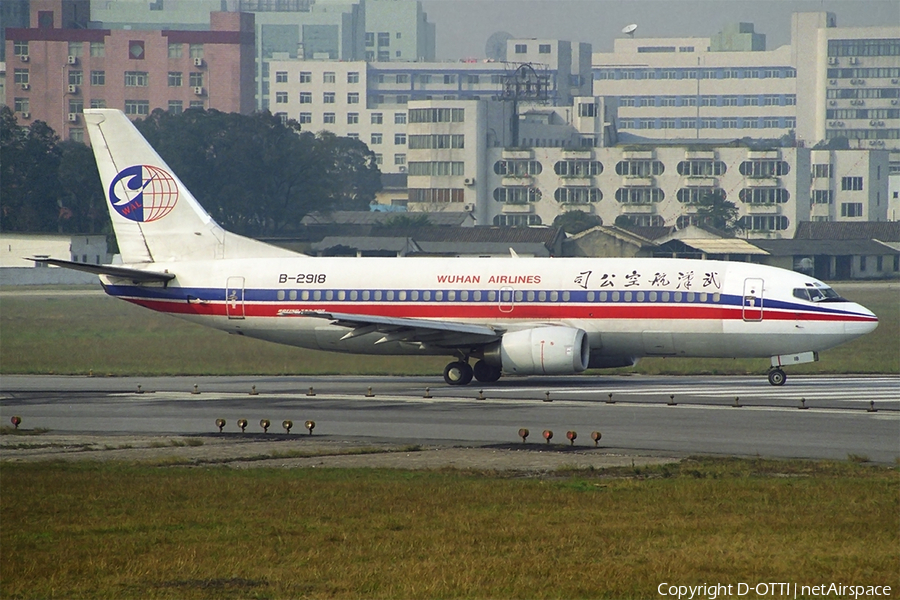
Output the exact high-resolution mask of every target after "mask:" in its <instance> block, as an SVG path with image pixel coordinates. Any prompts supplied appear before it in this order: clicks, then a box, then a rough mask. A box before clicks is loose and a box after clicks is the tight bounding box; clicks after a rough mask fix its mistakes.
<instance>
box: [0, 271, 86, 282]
mask: <svg viewBox="0 0 900 600" xmlns="http://www.w3.org/2000/svg"><path fill="white" fill-rule="evenodd" d="M99 284H100V278H99V277H97V276H96V275H93V274H91V273H83V272H81V271H73V270H71V269H60V268H58V267H3V268H0V285H99Z"/></svg>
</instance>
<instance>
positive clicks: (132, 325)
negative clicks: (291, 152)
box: [0, 284, 900, 375]
mask: <svg viewBox="0 0 900 600" xmlns="http://www.w3.org/2000/svg"><path fill="white" fill-rule="evenodd" d="M838 289H839V291H842V290H840V288H838ZM844 294H845V295H846V296H847V297H849V298H850V299H852V300H855V301H857V302H860V303H862V304H863V305H865V306H867V307H869V308H870V309H872V310H873V311H874V312H875V313H876V314H877V315H878V317H879V319H880V324H879V327H878V329H876V330H875V331H874V332H873V333H871V334H869V335H867V336H864V337H862V338H859V339H857V340H854V341H853V342H851V343H849V344H846V345H844V346H840V347H838V348H835V349H832V350H828V351H826V352H823V353H821V360H820V361H819V362H817V363H812V364H807V365H800V366H798V367H791V369H790V373H789V375H790V374H793V373H898V372H900V343H898V341H897V340H898V339H900V294H898V291H897V288H896V285H894V286H893V287H889V286H888V285H887V284H881V285H871V286H859V287H857V286H853V287H851V288H850V289H848V290H847V291H846V292H844ZM138 349H139V350H138ZM447 361H448V358H446V357H380V356H349V355H339V354H333V353H327V352H319V351H313V350H304V349H298V348H293V347H289V346H280V345H277V344H270V343H267V342H261V341H258V340H252V339H248V338H245V337H239V336H229V335H226V334H224V333H222V332H219V331H215V330H212V329H208V328H205V327H201V326H199V325H195V324H192V323H188V322H186V321H181V320H178V319H175V318H173V317H169V316H167V315H161V314H158V313H154V312H152V311H148V310H145V309H142V308H139V307H136V306H133V305H131V304H128V303H126V302H122V301H119V300H116V299H113V298H109V297H106V296H25V297H22V296H13V295H7V296H4V297H3V298H2V299H0V373H4V374H9V373H27V374H43V373H56V374H87V373H88V372H90V371H93V372H94V374H95V375H106V374H112V375H181V374H183V375H202V374H210V375H218V374H259V375H323V374H345V375H376V374H399V375H435V374H438V373H441V371H442V370H443V367H444V365H445V364H446V363H447ZM768 366H769V361H768V360H767V359H754V360H746V359H745V360H729V359H715V360H710V359H702V360H701V359H661V358H657V359H647V360H644V361H642V362H641V363H640V364H639V365H638V367H637V368H636V369H621V370H619V371H618V372H639V373H646V374H687V373H704V374H705V373H709V374H744V373H755V374H762V373H765V372H766V369H767V368H768Z"/></svg>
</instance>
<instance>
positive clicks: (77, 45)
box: [69, 42, 84, 58]
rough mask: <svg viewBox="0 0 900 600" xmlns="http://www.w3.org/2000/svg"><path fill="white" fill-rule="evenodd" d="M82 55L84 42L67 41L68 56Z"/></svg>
mask: <svg viewBox="0 0 900 600" xmlns="http://www.w3.org/2000/svg"><path fill="white" fill-rule="evenodd" d="M83 55H84V44H82V43H81V42H69V56H77V57H78V58H81V57H82V56H83Z"/></svg>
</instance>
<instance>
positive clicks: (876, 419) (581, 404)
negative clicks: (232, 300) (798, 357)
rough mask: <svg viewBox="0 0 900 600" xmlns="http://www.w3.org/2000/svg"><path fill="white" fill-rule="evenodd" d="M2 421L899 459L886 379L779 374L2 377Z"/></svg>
mask: <svg viewBox="0 0 900 600" xmlns="http://www.w3.org/2000/svg"><path fill="white" fill-rule="evenodd" d="M195 385H196V386H197V388H196V391H197V392H199V393H197V394H194V393H191V392H192V391H195V388H194V386H195ZM138 386H140V389H141V391H142V392H143V393H137V391H138ZM253 386H255V390H256V392H257V395H250V391H251V390H252V389H253ZM310 388H313V389H312V392H313V393H314V394H315V395H314V396H311V395H308V394H309V393H310ZM369 388H371V390H370V389H369ZM426 388H429V392H428V393H429V395H431V396H432V397H431V398H425V397H423V396H425V395H426V391H425V390H426ZM482 392H483V393H482ZM548 392H549V398H548V396H547V393H548ZM369 394H371V396H368V395H369ZM609 394H612V398H610V397H609ZM673 396H674V398H673ZM736 398H739V400H737V401H736V400H735V399H736ZM548 399H549V400H550V401H549V402H548V401H547V400H548ZM735 404H738V405H739V406H735ZM801 405H805V406H806V407H807V408H806V409H802V408H800V406H801ZM873 409H874V411H873ZM13 415H17V416H20V417H22V419H23V423H22V427H27V428H38V427H43V428H48V429H50V430H52V431H54V432H83V433H107V434H121V433H141V434H184V435H198V434H204V433H212V432H216V431H217V428H216V427H215V420H216V419H217V418H223V419H225V420H226V421H227V425H226V429H225V431H226V432H231V433H232V434H235V433H236V432H238V431H239V430H238V428H237V425H236V422H237V420H238V419H241V418H245V419H247V420H248V421H249V423H250V425H249V427H248V429H247V431H248V432H254V433H259V432H261V429H260V427H259V421H260V419H264V418H265V419H269V420H270V421H271V422H272V424H273V425H272V429H271V430H270V432H276V431H278V430H280V426H279V424H280V423H281V422H282V421H283V420H284V419H291V420H292V421H294V423H295V424H296V425H295V430H294V433H295V434H296V433H297V430H298V429H300V430H302V424H303V423H304V421H306V420H313V421H315V422H316V428H315V435H317V436H328V437H330V438H332V439H357V440H359V439H372V440H390V441H397V442H409V443H421V444H445V445H474V446H480V445H490V444H507V443H514V442H517V441H520V440H519V438H518V435H517V432H518V430H519V428H521V427H525V428H528V429H529V430H530V431H531V437H530V438H529V439H528V441H529V442H542V441H543V440H542V439H541V437H540V436H541V432H542V431H543V430H545V429H549V430H552V431H553V432H554V438H553V442H554V443H564V444H568V441H567V440H566V432H567V431H569V430H572V431H576V432H577V433H578V438H577V440H576V445H580V446H584V447H588V446H590V447H593V442H592V441H591V440H590V434H591V432H592V431H600V432H601V433H602V436H603V437H602V440H601V446H602V447H603V449H604V450H606V451H608V452H616V453H631V454H651V455H652V454H662V453H665V454H676V455H688V454H715V455H738V456H757V455H758V456H763V457H784V458H788V457H798V458H831V459H846V458H847V457H848V455H857V456H865V457H868V459H869V460H872V461H876V462H883V463H892V462H894V461H895V460H897V459H898V457H900V377H848V376H833V377H827V376H820V377H800V376H795V377H791V376H790V375H789V380H788V382H787V384H786V385H785V386H783V387H777V388H776V387H772V386H770V385H769V384H768V383H767V382H766V380H765V377H696V376H694V377H658V376H630V377H628V376H613V377H564V378H563V377H560V378H554V377H548V378H524V379H515V378H510V379H504V380H501V381H500V382H498V383H496V384H490V385H485V386H483V387H482V386H479V385H470V386H467V387H464V388H458V387H449V386H446V385H445V384H444V383H443V381H442V380H441V379H439V378H434V377H251V376H240V377H154V378H136V377H134V378H101V377H93V378H88V377H53V376H40V377H38V376H3V377H2V378H0V419H2V423H3V424H8V423H9V422H10V417H12V416H13Z"/></svg>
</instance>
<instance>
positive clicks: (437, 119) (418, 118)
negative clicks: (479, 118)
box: [409, 108, 465, 123]
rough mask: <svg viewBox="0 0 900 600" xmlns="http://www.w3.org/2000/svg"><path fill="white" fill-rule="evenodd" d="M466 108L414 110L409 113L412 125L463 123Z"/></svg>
mask: <svg viewBox="0 0 900 600" xmlns="http://www.w3.org/2000/svg"><path fill="white" fill-rule="evenodd" d="M464 121H465V109H464V108H414V109H412V110H410V111H409V122H410V123H462V122H464Z"/></svg>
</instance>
